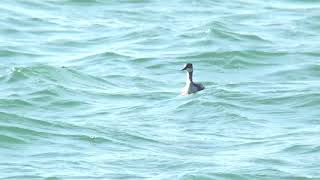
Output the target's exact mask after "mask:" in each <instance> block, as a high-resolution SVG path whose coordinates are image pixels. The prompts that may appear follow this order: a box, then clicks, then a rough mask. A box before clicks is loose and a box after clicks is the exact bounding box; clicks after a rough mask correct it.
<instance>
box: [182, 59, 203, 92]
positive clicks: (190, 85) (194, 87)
mask: <svg viewBox="0 0 320 180" xmlns="http://www.w3.org/2000/svg"><path fill="white" fill-rule="evenodd" d="M181 71H187V81H186V86H185V87H184V88H183V89H182V92H181V95H184V96H186V95H188V94H192V93H195V92H198V91H201V90H203V89H204V86H203V85H202V84H199V83H194V82H193V80H192V73H193V67H192V64H191V63H188V64H185V65H184V67H183V69H181Z"/></svg>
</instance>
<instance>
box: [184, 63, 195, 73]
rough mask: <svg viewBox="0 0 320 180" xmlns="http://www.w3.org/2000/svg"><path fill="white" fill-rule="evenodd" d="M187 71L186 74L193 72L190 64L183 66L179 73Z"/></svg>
mask: <svg viewBox="0 0 320 180" xmlns="http://www.w3.org/2000/svg"><path fill="white" fill-rule="evenodd" d="M184 70H186V71H188V72H192V71H193V67H192V64H191V63H187V64H185V65H184V67H183V69H181V71H184Z"/></svg>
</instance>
